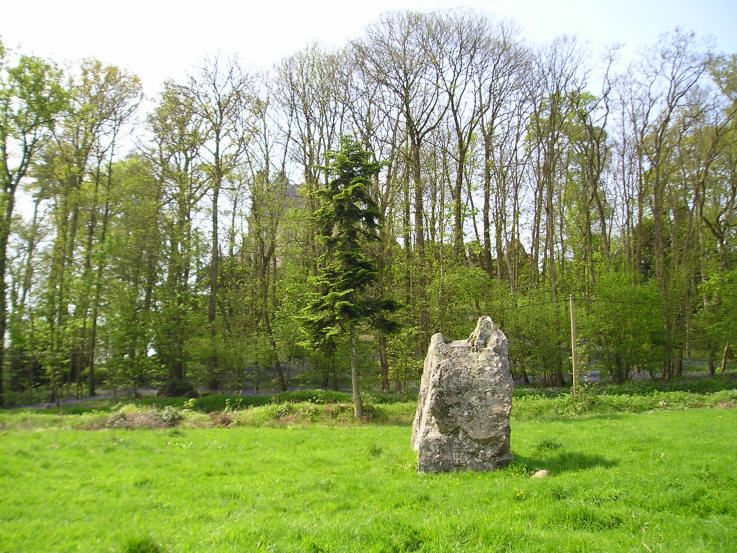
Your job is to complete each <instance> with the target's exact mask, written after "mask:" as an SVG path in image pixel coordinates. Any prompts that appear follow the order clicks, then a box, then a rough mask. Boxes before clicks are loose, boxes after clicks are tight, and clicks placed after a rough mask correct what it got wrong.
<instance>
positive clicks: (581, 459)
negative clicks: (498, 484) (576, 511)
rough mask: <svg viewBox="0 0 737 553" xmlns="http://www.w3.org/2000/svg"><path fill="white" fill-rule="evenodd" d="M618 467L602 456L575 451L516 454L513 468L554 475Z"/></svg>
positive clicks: (614, 462) (615, 463)
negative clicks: (541, 470) (542, 470)
mask: <svg viewBox="0 0 737 553" xmlns="http://www.w3.org/2000/svg"><path fill="white" fill-rule="evenodd" d="M616 465H617V462H616V461H612V460H611V459H607V458H605V457H602V456H601V455H589V454H588V453H578V452H575V451H561V452H560V453H556V454H552V455H551V454H545V453H539V454H533V455H518V454H517V453H515V454H514V461H512V465H510V466H511V467H512V468H515V467H517V468H524V469H525V472H531V471H535V470H538V469H545V470H549V471H550V472H551V473H553V474H560V473H563V472H576V471H580V470H588V469H593V468H597V467H601V468H611V467H614V466H616Z"/></svg>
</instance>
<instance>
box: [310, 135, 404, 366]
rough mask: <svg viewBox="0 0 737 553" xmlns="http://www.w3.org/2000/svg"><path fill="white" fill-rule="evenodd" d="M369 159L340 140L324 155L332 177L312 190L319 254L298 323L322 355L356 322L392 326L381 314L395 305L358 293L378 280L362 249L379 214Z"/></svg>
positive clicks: (372, 237) (373, 236) (374, 165)
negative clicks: (318, 204)
mask: <svg viewBox="0 0 737 553" xmlns="http://www.w3.org/2000/svg"><path fill="white" fill-rule="evenodd" d="M371 155H372V154H371V153H370V152H367V151H365V150H364V149H363V148H362V147H361V145H360V143H358V142H357V141H355V140H354V139H353V138H351V137H349V136H344V137H342V138H341V142H340V149H339V150H337V151H334V152H330V153H329V154H328V159H329V161H330V164H329V166H328V168H327V169H328V172H329V174H330V176H331V177H333V179H332V180H331V181H330V183H329V184H328V186H327V187H326V188H324V189H321V190H319V191H318V192H317V196H318V198H320V200H322V207H320V209H318V210H317V211H316V212H315V216H314V219H315V222H316V224H317V227H318V238H319V240H320V242H321V243H322V245H323V246H324V248H325V251H324V253H323V254H322V255H321V256H320V259H319V260H318V265H319V267H320V269H319V273H318V275H317V277H316V278H315V279H314V280H313V286H314V287H315V289H317V292H316V293H313V294H311V295H310V296H308V299H307V302H306V307H305V308H304V310H303V312H302V316H301V318H300V320H301V321H302V324H303V325H304V327H305V329H306V331H307V334H308V342H306V345H308V346H310V347H314V348H318V349H321V350H324V351H326V352H328V353H332V352H334V351H335V349H336V340H337V339H338V337H340V336H341V335H345V333H346V332H347V331H348V330H349V329H351V328H353V327H355V326H356V325H357V324H360V323H362V322H369V324H370V325H371V326H373V327H374V328H380V329H384V330H392V329H393V328H394V327H395V324H394V323H393V322H392V321H391V320H389V319H387V318H386V316H385V314H386V313H387V312H389V313H391V312H393V311H395V310H396V309H397V306H396V304H395V302H393V301H392V300H389V299H385V298H380V297H372V296H371V295H366V294H365V293H364V291H365V290H366V289H367V288H368V287H370V286H371V285H373V284H374V283H376V281H377V279H378V277H379V274H378V268H377V264H376V260H375V259H373V258H372V257H370V252H369V250H368V249H367V245H368V243H370V242H374V241H376V240H378V239H379V236H378V226H379V222H380V221H379V219H380V217H381V213H380V211H379V208H378V205H377V204H376V201H375V200H374V198H373V197H372V196H371V191H370V190H371V189H370V186H371V178H372V177H373V176H374V175H375V174H377V173H378V172H379V171H380V169H381V166H382V164H381V163H378V162H372V161H370V158H371Z"/></svg>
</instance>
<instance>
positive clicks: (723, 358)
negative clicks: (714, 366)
mask: <svg viewBox="0 0 737 553" xmlns="http://www.w3.org/2000/svg"><path fill="white" fill-rule="evenodd" d="M728 354H729V340H727V344H726V345H725V346H724V354H723V355H722V368H721V369H720V370H719V372H720V373H722V374H724V370H725V369H726V368H727V355H728Z"/></svg>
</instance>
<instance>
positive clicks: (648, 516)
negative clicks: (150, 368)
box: [0, 392, 737, 553]
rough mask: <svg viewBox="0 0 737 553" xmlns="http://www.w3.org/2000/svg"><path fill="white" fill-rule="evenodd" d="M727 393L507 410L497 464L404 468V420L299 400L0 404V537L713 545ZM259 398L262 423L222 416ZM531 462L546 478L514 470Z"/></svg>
mask: <svg viewBox="0 0 737 553" xmlns="http://www.w3.org/2000/svg"><path fill="white" fill-rule="evenodd" d="M659 393H680V392H659ZM717 393H722V394H724V393H725V392H717ZM732 397H733V394H732V396H730V397H728V398H727V400H726V401H722V402H720V403H719V404H718V405H717V406H715V408H697V409H690V408H688V409H686V408H679V409H671V408H663V409H660V410H651V411H648V412H644V413H627V412H611V413H608V414H606V415H591V414H588V415H585V416H553V417H545V416H537V417H534V416H532V415H531V414H530V415H529V416H522V417H519V416H517V417H513V421H512V447H513V450H514V453H515V460H514V462H513V463H512V464H511V465H510V466H509V467H508V468H506V469H504V470H500V471H498V472H494V473H485V474H478V473H453V474H441V475H420V474H417V472H416V470H415V467H416V453H415V452H414V451H413V450H412V449H411V447H410V443H409V442H410V433H411V429H410V427H409V426H407V425H406V424H405V425H399V424H393V423H391V421H388V422H387V423H386V424H350V423H348V422H346V424H340V423H336V424H333V425H327V424H322V423H317V424H316V423H306V422H305V421H304V420H298V419H295V418H293V417H292V418H290V416H291V415H294V413H298V412H299V409H300V407H299V405H300V404H297V406H295V407H294V408H293V410H292V411H288V410H287V412H285V413H282V414H281V416H279V417H276V418H272V419H268V417H267V416H266V415H264V414H263V413H266V412H267V411H264V410H268V409H272V411H274V410H278V409H279V405H276V406H262V407H253V408H250V409H246V410H244V411H240V412H237V413H232V414H233V416H234V417H235V421H232V420H231V421H230V424H231V427H229V428H222V427H213V426H212V424H204V422H205V421H211V420H215V419H214V418H213V417H212V416H208V415H205V414H200V415H198V416H193V417H190V420H189V422H188V423H187V424H184V425H182V424H181V423H179V424H180V425H179V426H174V427H171V428H165V429H136V430H129V429H125V428H119V429H118V428H103V429H101V430H79V429H74V427H75V426H76V427H77V428H81V427H85V425H86V427H96V426H95V425H94V424H92V423H94V421H96V420H99V419H100V417H108V419H107V420H111V419H110V417H112V416H117V417H118V418H117V419H112V420H120V414H119V413H121V412H124V411H121V410H120V409H118V411H107V412H105V411H104V410H103V411H92V412H86V413H78V414H69V413H67V414H59V413H56V414H54V413H50V412H49V413H45V414H44V413H36V414H35V418H34V417H31V416H30V415H29V413H27V412H25V413H24V412H20V411H19V412H6V413H3V414H2V418H0V428H2V430H1V431H0V489H1V490H2V494H0V552H3V553H5V552H8V553H9V552H35V553H43V552H67V551H68V552H72V551H74V552H86V551H89V552H93V551H94V552H115V553H154V552H170V553H178V552H182V553H183V552H209V551H212V552H226V551H228V552H232V551H280V552H281V551H283V552H297V551H300V552H302V551H306V552H339V551H345V552H350V551H373V552H387V553H388V552H397V553H398V552H405V551H406V552H410V551H418V552H419V551H423V552H431V551H432V552H471V551H474V552H475V551H489V552H507V551H510V552H511V551H519V552H522V551H524V552H546V551H550V552H553V551H555V552H559V551H582V552H583V551H586V552H595V551H601V552H607V553H609V552H617V551H628V552H629V551H644V552H654V551H679V552H715V551H729V550H730V548H731V547H734V544H735V543H737V472H735V470H734V467H735V465H736V462H737V410H736V409H734V408H733V406H734V402H733V399H731V398H732ZM564 399H565V398H564ZM528 401H531V400H529V399H528ZM535 401H537V402H538V403H542V402H544V401H548V402H551V401H554V398H547V400H544V399H539V398H538V399H535ZM516 402H517V404H518V405H519V406H520V409H518V411H522V410H523V409H522V407H521V406H522V403H523V402H524V398H523V399H522V400H520V399H519V398H518V399H517V400H516ZM282 405H284V404H282ZM397 405H399V406H400V407H396V406H395V409H397V410H399V411H402V410H403V409H404V407H401V406H403V405H405V403H399V404H397ZM381 407H382V405H376V409H378V410H379V412H381V409H380V408H381ZM719 407H721V408H719ZM128 409H129V411H128V412H132V411H131V410H130V407H129V408H128ZM259 409H260V410H262V411H261V412H262V415H261V418H262V419H264V420H267V419H268V420H272V422H273V424H264V420H261V421H260V423H259V424H257V425H256V424H250V425H249V424H248V420H247V419H238V418H237V415H238V413H241V414H245V413H250V416H252V417H253V416H254V415H253V413H254V412H259V411H258V410H259ZM116 413H118V414H117V415H116ZM277 414H278V413H277ZM272 415H274V412H272ZM241 416H245V415H241ZM43 417H46V419H43ZM198 417H199V418H198ZM39 420H46V421H47V422H46V424H45V426H44V425H43V424H37V423H38V421H39ZM336 420H340V417H336ZM345 420H346V421H348V419H347V418H346V419H345ZM48 421H56V422H55V423H53V424H52V423H51V422H48ZM69 421H77V422H69ZM197 421H200V422H202V424H198V422H197ZM239 421H240V422H239ZM80 422H83V424H82V426H80V425H79V423H80ZM251 422H252V423H255V420H251ZM241 423H243V424H241ZM90 425H91V426H90ZM543 468H544V469H547V470H549V471H550V472H551V473H552V474H551V476H550V477H548V478H545V479H542V480H537V479H531V478H530V474H531V473H532V472H533V471H535V470H537V469H543Z"/></svg>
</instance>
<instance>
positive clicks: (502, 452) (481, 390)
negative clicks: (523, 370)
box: [412, 317, 514, 472]
mask: <svg viewBox="0 0 737 553" xmlns="http://www.w3.org/2000/svg"><path fill="white" fill-rule="evenodd" d="M507 348H508V342H507V337H506V336H505V335H504V333H503V332H502V331H501V330H500V329H499V328H498V327H496V326H495V325H494V323H493V322H492V320H491V318H490V317H481V318H480V319H479V320H478V323H477V325H476V329H475V330H474V331H473V332H472V333H471V336H469V338H468V339H467V340H456V341H454V342H451V341H449V340H446V339H445V337H444V336H443V335H442V334H440V333H438V334H435V335H434V336H433V337H432V338H431V340H430V347H429V348H428V350H427V357H426V358H425V366H424V370H423V373H422V383H421V385H420V396H419V401H418V405H417V413H416V415H415V420H414V424H413V425H412V447H413V448H414V449H415V450H417V452H418V467H417V470H419V471H420V472H448V471H459V470H476V471H488V470H494V469H497V468H499V467H503V466H505V465H507V464H508V463H509V462H510V461H511V460H512V452H511V450H510V447H509V434H510V429H509V414H510V412H511V410H512V389H513V386H514V384H513V381H512V377H511V375H510V374H509V359H508V353H507Z"/></svg>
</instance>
